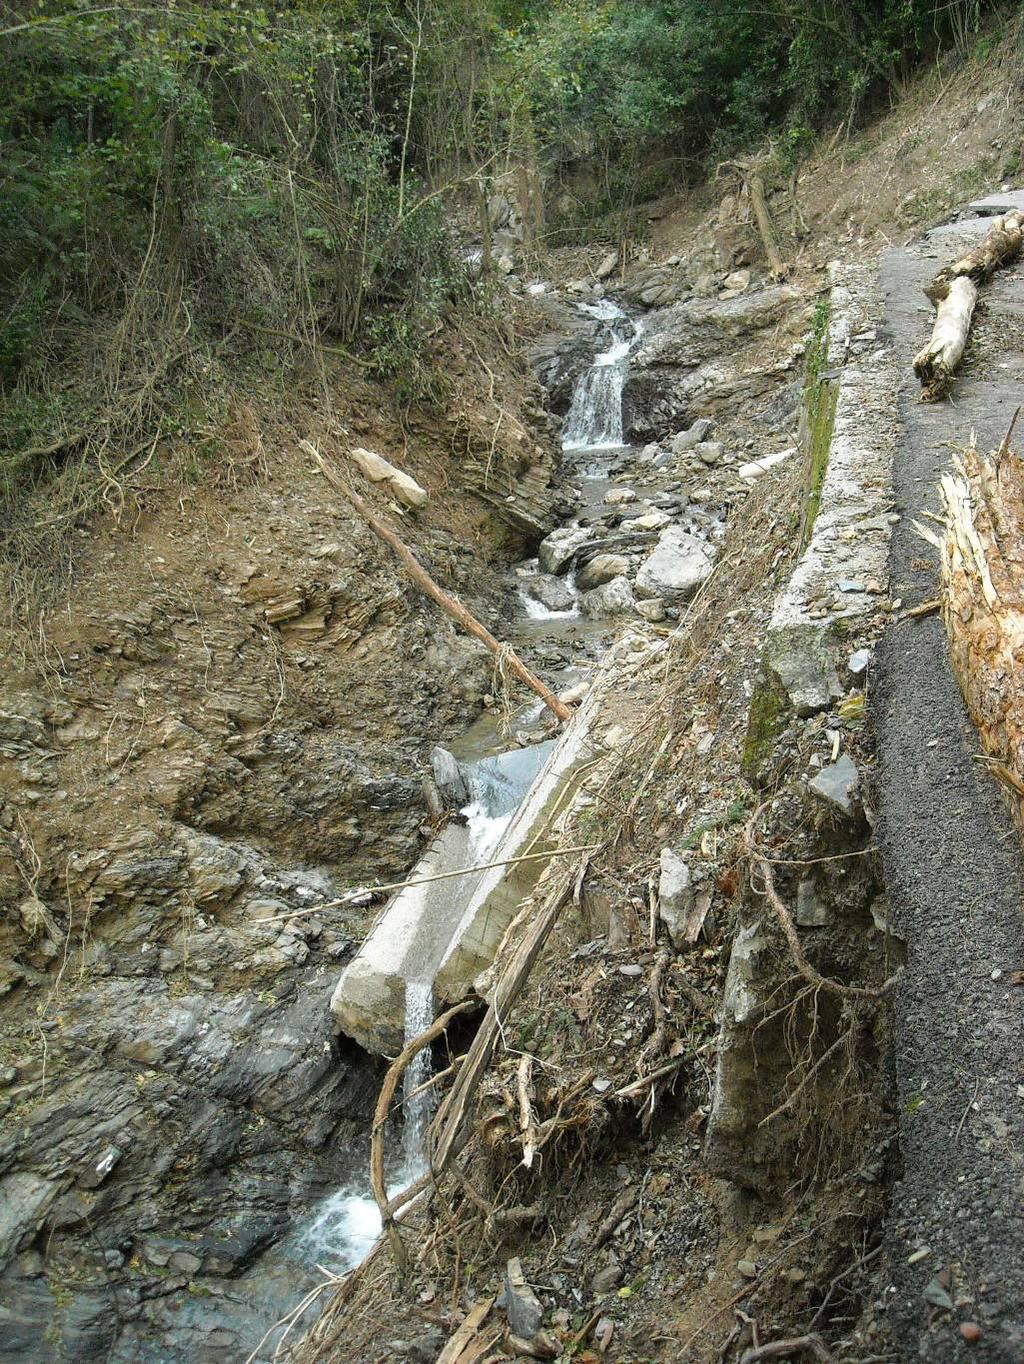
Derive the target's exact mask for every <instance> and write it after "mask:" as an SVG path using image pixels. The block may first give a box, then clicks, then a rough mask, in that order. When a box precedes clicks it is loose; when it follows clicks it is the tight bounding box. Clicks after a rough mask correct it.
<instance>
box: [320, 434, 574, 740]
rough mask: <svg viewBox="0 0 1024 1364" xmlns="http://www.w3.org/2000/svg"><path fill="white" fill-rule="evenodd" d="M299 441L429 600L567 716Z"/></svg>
mask: <svg viewBox="0 0 1024 1364" xmlns="http://www.w3.org/2000/svg"><path fill="white" fill-rule="evenodd" d="M299 443H300V445H301V446H302V448H303V449H304V450H306V451H307V452H308V453H309V454H311V455H312V456H313V458H314V459H315V460H316V462H317V464H318V465H319V466H320V471H321V472H322V473H323V476H324V477H325V478H326V479H327V482H328V483H329V484H330V485H331V487H332V488H334V489H335V490H336V491H337V492H339V493H341V495H342V496H343V497H345V498H347V499H348V501H349V502H351V504H352V506H353V507H355V509H356V511H357V512H358V513H359V515H360V516H361V517H362V518H363V520H364V521H365V522H366V524H367V525H368V526H369V527H370V529H371V530H372V531H373V533H374V535H376V536H377V538H378V539H380V540H383V541H384V543H385V544H386V545H387V546H388V547H389V548H390V549H392V550H393V551H394V553H395V556H396V558H397V559H398V560H399V562H400V563H401V565H402V567H403V568H404V569H405V571H406V573H408V575H409V577H410V578H411V579H412V581H413V582H414V583H415V584H416V586H417V587H418V588H419V589H420V591H421V592H423V593H424V594H425V595H426V596H428V597H430V598H431V600H433V601H435V602H437V604H438V606H440V608H441V610H442V611H444V612H446V613H447V614H448V615H449V616H451V618H452V620H454V621H456V622H457V623H458V624H459V625H461V626H462V628H463V629H464V630H465V631H466V633H467V634H470V635H472V636H473V638H474V639H478V640H480V642H481V643H482V644H485V645H486V646H487V648H488V649H489V650H490V651H491V653H492V654H494V656H495V658H497V660H498V664H499V666H500V667H501V669H502V670H503V671H504V670H505V669H506V668H507V669H508V671H509V672H510V673H512V675H513V676H514V677H518V679H519V680H520V682H523V683H525V684H526V686H528V687H529V688H530V690H531V691H533V692H536V694H537V695H538V696H539V697H540V699H541V700H542V701H543V702H544V704H545V705H546V706H547V708H548V710H550V711H551V713H552V714H553V715H555V716H556V717H557V718H558V719H559V720H562V721H567V720H571V719H572V711H571V710H570V709H569V707H568V706H566V705H564V704H563V702H561V701H559V699H558V697H557V696H556V695H555V694H554V692H553V691H552V690H551V688H550V687H548V686H547V685H545V683H543V682H542V681H541V680H540V678H539V677H537V676H536V675H535V674H534V673H532V672H531V671H530V670H529V668H528V667H527V666H526V664H525V663H524V662H523V661H522V659H521V658H520V657H519V656H518V654H516V653H515V651H514V650H513V649H512V648H511V647H510V646H509V645H508V644H501V643H499V641H498V640H496V639H495V638H494V636H493V635H492V634H491V632H490V630H488V629H487V627H486V626H484V625H481V624H480V622H479V621H478V620H477V618H476V617H475V616H474V615H473V614H472V613H471V612H469V611H467V609H466V608H465V606H463V604H462V602H460V601H459V599H458V598H457V597H453V596H452V594H451V593H450V592H446V591H445V590H444V588H442V587H439V586H438V585H437V583H436V582H434V580H433V578H432V577H431V576H430V574H429V573H428V572H427V570H426V569H425V568H424V567H423V565H422V564H421V563H420V562H419V560H418V559H417V558H416V556H415V555H414V554H413V552H412V550H411V549H409V547H408V545H406V544H405V543H404V542H403V541H402V540H401V538H400V537H399V535H398V533H397V531H395V530H394V528H393V527H392V526H389V525H388V524H387V522H386V521H383V520H382V519H381V518H380V517H379V516H377V515H376V514H375V513H374V512H373V511H372V510H371V509H370V507H369V505H368V504H367V503H366V502H364V500H363V499H362V498H361V497H360V496H359V494H358V493H357V492H355V491H354V490H353V489H352V488H350V487H349V486H348V484H347V483H346V482H345V481H344V480H343V479H342V478H340V477H339V476H338V474H337V473H336V472H335V471H334V470H333V469H332V468H331V467H330V465H329V464H328V463H327V462H326V460H325V459H324V457H323V456H322V455H321V454H320V451H319V450H318V449H317V448H316V446H315V445H313V444H311V443H310V442H309V441H308V440H304V441H300V442H299Z"/></svg>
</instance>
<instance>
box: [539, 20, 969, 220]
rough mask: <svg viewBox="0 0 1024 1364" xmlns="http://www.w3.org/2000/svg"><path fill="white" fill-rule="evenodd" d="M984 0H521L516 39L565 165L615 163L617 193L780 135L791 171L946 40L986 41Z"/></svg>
mask: <svg viewBox="0 0 1024 1364" xmlns="http://www.w3.org/2000/svg"><path fill="white" fill-rule="evenodd" d="M994 8H995V6H994V4H992V3H982V0H953V2H952V3H948V2H947V0H825V2H824V3H821V2H820V0H795V3H787V4H786V5H770V4H769V5H758V6H749V7H748V6H745V5H720V4H708V3H707V0H562V2H561V3H555V4H544V5H532V6H531V5H518V6H516V7H515V10H516V17H517V21H518V27H517V28H516V30H515V33H514V34H513V44H514V47H515V51H516V54H517V57H518V60H519V61H520V62H521V63H522V64H524V66H525V67H526V68H527V69H528V71H529V91H530V97H531V100H532V102H533V105H534V110H535V119H536V122H537V126H538V129H539V130H540V131H541V134H542V138H543V141H544V142H545V144H546V146H547V147H548V149H549V153H550V155H551V156H552V157H553V159H554V160H555V162H556V164H557V165H558V166H560V167H568V166H571V165H573V164H578V163H579V162H580V161H581V160H583V159H587V160H589V161H591V162H595V163H597V164H600V165H602V166H603V168H604V172H603V174H604V184H603V188H604V190H605V195H606V198H607V200H608V201H611V200H613V199H614V198H615V197H616V196H617V195H621V194H622V193H623V187H624V185H627V184H632V187H633V191H634V192H636V191H637V190H639V189H640V188H641V187H642V186H641V181H642V180H643V179H644V177H648V178H649V177H650V176H651V173H652V171H655V172H656V171H657V169H658V168H659V167H661V168H665V169H668V170H669V171H670V173H672V174H674V175H675V177H676V179H677V181H678V179H679V178H680V171H684V172H685V171H686V170H688V169H692V170H698V169H702V168H705V167H707V166H709V165H710V166H713V165H714V164H715V163H716V162H718V161H720V160H722V159H725V158H728V157H730V156H733V155H735V154H736V153H737V152H739V151H741V150H743V149H745V148H748V147H750V146H751V145H753V144H755V143H757V142H759V141H761V140H763V139H764V138H765V137H766V136H772V137H777V138H778V139H779V140H780V142H781V148H780V150H781V156H782V162H783V164H784V166H785V167H786V168H787V169H789V168H792V166H793V165H794V164H796V163H797V162H798V161H799V159H800V158H801V157H802V156H803V155H804V154H805V153H806V151H807V149H808V146H809V144H810V141H811V138H812V135H813V133H814V132H815V130H818V129H820V128H822V127H823V126H825V125H826V124H827V123H828V122H829V121H830V120H834V119H835V118H836V116H837V115H838V116H839V117H844V118H847V117H850V116H852V114H853V113H855V112H856V110H857V109H858V108H859V107H860V106H861V104H863V102H864V101H865V100H868V99H871V98H877V97H879V96H882V95H883V94H885V93H886V92H887V91H888V90H889V89H890V88H891V87H893V86H898V85H899V84H900V83H901V81H902V80H903V79H904V78H905V75H906V74H907V72H908V71H909V69H910V68H911V67H912V66H913V65H914V64H915V63H916V62H917V61H918V60H920V59H921V58H922V57H924V56H925V55H928V54H929V53H930V52H931V51H932V50H934V48H935V46H936V45H937V44H938V43H940V42H942V41H954V42H956V43H957V44H958V45H959V46H961V47H962V48H963V49H964V50H966V49H967V47H968V45H969V44H970V43H971V42H973V41H974V40H975V35H976V33H977V31H978V26H979V24H980V18H981V14H982V11H983V10H986V9H994Z"/></svg>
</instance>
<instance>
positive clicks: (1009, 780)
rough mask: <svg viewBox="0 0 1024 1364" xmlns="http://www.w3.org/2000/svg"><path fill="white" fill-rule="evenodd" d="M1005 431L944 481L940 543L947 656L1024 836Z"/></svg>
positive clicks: (1021, 703) (1014, 494) (1020, 514)
mask: <svg viewBox="0 0 1024 1364" xmlns="http://www.w3.org/2000/svg"><path fill="white" fill-rule="evenodd" d="M1008 443H1009V436H1008V437H1007V440H1005V441H1004V442H1003V444H1002V445H1001V446H1000V447H999V449H998V450H997V451H996V452H995V453H994V454H993V455H992V456H991V457H986V456H984V455H982V454H980V453H979V452H978V451H977V450H974V449H971V450H968V451H966V453H965V454H964V456H963V458H962V459H960V458H958V459H957V460H956V461H955V469H954V472H953V473H951V474H946V475H945V476H944V477H943V479H942V499H943V502H944V504H945V511H946V528H945V532H944V533H943V534H941V535H936V534H935V533H934V532H932V531H930V530H924V529H923V528H922V533H923V534H924V535H925V537H926V538H927V539H929V540H931V542H932V543H933V544H936V545H938V548H939V551H940V555H941V560H942V578H943V584H944V587H945V593H944V600H943V615H944V617H945V623H946V632H947V634H948V637H949V650H950V657H951V660H952V664H953V671H954V673H955V674H956V678H957V681H958V682H959V684H960V689H961V691H962V692H963V695H964V700H965V701H966V703H967V709H968V711H969V712H970V716H971V719H972V720H973V721H974V723H975V725H976V726H977V728H978V733H979V736H980V738H981V746H982V749H983V750H984V754H985V757H986V759H987V761H988V765H989V769H990V771H991V772H992V775H993V776H994V777H995V778H996V779H997V780H998V781H999V783H1000V785H1001V787H1002V789H1003V791H1004V793H1005V795H1006V798H1007V801H1008V803H1009V806H1010V809H1011V812H1012V814H1013V817H1014V820H1015V822H1016V824H1017V827H1018V829H1019V830H1020V831H1021V833H1022V834H1024V460H1022V459H1021V457H1020V456H1019V455H1018V454H1016V453H1014V452H1012V451H1010V450H1009V448H1008Z"/></svg>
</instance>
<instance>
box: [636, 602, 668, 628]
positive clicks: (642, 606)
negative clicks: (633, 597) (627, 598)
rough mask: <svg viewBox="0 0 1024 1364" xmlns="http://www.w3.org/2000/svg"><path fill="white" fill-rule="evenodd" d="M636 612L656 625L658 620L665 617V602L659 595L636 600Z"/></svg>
mask: <svg viewBox="0 0 1024 1364" xmlns="http://www.w3.org/2000/svg"><path fill="white" fill-rule="evenodd" d="M636 613H637V615H638V616H643V618H644V620H649V621H650V622H651V623H652V624H655V625H656V624H657V623H658V621H660V620H664V619H665V603H664V602H663V601H662V600H661V598H660V597H652V598H651V600H650V601H638V602H637V604H636Z"/></svg>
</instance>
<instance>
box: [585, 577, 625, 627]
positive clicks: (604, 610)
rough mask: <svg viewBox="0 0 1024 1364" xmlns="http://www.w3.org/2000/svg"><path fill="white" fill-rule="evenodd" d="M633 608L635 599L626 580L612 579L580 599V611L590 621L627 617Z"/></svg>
mask: <svg viewBox="0 0 1024 1364" xmlns="http://www.w3.org/2000/svg"><path fill="white" fill-rule="evenodd" d="M635 607H636V598H635V597H634V596H633V589H632V588H631V587H630V585H629V579H628V578H613V579H612V580H611V582H609V583H604V584H603V585H602V586H601V587H595V588H594V589H593V590H592V591H591V592H584V593H583V595H582V596H581V597H580V610H581V611H582V612H583V614H584V615H585V616H590V617H591V618H592V619H596V618H600V617H601V616H624V615H628V614H630V613H631V612H632V611H633V610H634V608H635Z"/></svg>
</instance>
